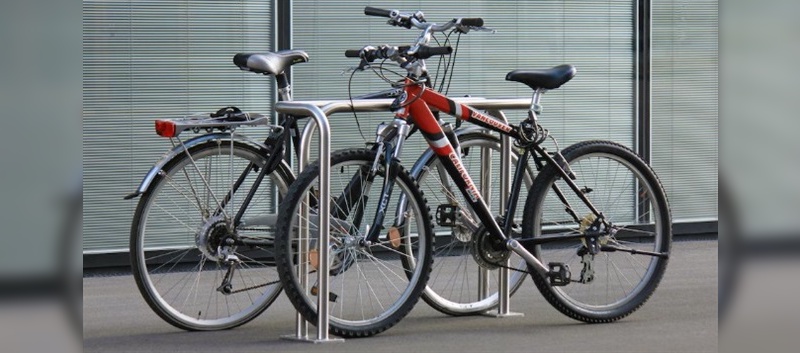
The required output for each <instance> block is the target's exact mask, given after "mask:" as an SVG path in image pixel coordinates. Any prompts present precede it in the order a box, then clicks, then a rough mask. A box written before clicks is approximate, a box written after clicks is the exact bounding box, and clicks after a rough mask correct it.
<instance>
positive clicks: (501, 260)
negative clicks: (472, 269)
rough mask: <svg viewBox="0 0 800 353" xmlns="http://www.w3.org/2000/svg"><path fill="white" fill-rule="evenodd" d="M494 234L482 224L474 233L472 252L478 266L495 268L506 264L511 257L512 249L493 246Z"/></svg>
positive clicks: (489, 268)
mask: <svg viewBox="0 0 800 353" xmlns="http://www.w3.org/2000/svg"><path fill="white" fill-rule="evenodd" d="M493 241H494V240H493V239H492V236H491V235H490V234H489V232H488V231H487V230H486V228H484V226H483V225H481V226H480V227H479V228H478V229H477V230H476V231H475V233H473V234H472V241H471V243H470V253H471V254H472V258H474V259H475V262H477V263H478V266H480V267H483V268H485V269H487V270H494V269H496V268H498V267H501V266H505V264H506V261H507V260H508V259H509V258H510V257H511V251H510V250H507V249H503V250H495V249H494V247H493V246H492V243H493Z"/></svg>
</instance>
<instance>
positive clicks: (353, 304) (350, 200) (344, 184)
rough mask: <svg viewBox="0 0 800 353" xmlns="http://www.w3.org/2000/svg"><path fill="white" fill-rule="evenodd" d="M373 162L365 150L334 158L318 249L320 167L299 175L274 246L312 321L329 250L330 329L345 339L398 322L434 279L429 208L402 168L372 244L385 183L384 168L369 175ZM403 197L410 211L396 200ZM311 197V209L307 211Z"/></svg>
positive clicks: (284, 276) (292, 291) (286, 280)
mask: <svg viewBox="0 0 800 353" xmlns="http://www.w3.org/2000/svg"><path fill="white" fill-rule="evenodd" d="M375 156H376V154H375V152H374V151H370V150H365V149H357V150H346V151H340V152H336V153H334V154H333V155H332V156H331V169H330V170H331V175H330V195H331V200H330V204H331V209H330V212H331V217H330V224H331V226H330V233H329V234H330V243H329V244H327V245H326V246H325V245H321V244H320V243H319V229H318V220H319V217H318V215H319V213H318V210H317V206H316V205H318V204H319V200H318V199H317V196H318V194H317V190H319V189H318V188H317V185H318V183H319V171H320V170H319V163H316V164H314V165H312V166H309V167H308V168H307V169H306V170H304V171H303V173H301V174H300V175H299V176H298V178H297V182H295V184H293V185H292V187H291V188H290V189H289V193H288V196H287V198H286V200H285V201H284V202H283V203H282V204H281V208H280V211H279V215H280V221H279V222H278V234H279V237H278V238H277V239H276V242H275V243H276V247H277V251H278V252H279V254H280V255H281V256H279V257H278V260H279V262H278V269H279V272H280V276H281V281H282V282H283V285H284V288H285V289H286V294H287V295H288V297H289V299H290V300H291V302H292V304H293V305H294V307H295V308H296V309H297V311H298V312H300V313H301V314H302V315H303V317H304V318H305V319H306V320H308V321H310V322H312V323H316V322H317V318H318V316H317V293H318V288H319V287H318V283H319V276H318V275H319V273H318V272H317V271H318V268H319V267H320V265H319V252H320V251H326V250H327V251H329V254H330V257H329V259H330V262H329V264H328V266H329V267H328V268H329V271H328V272H329V274H330V277H329V287H328V288H329V290H330V293H329V295H330V303H329V318H330V329H329V330H330V332H331V333H332V334H335V335H338V336H343V337H367V336H372V335H375V334H378V333H380V332H383V331H385V330H387V329H389V328H390V327H392V326H394V325H395V324H397V323H398V322H399V321H400V320H401V319H402V318H403V317H405V316H406V315H407V314H408V312H409V311H411V309H412V308H413V307H414V304H416V302H417V301H418V300H419V295H420V293H421V292H422V290H423V289H424V288H425V283H426V281H427V279H428V276H429V273H430V266H431V237H430V215H429V213H428V208H427V206H426V203H425V199H424V198H423V196H422V193H421V192H420V191H419V189H418V187H417V185H416V182H415V181H414V180H413V179H412V178H411V177H410V176H409V175H408V173H407V172H406V171H405V170H403V169H402V167H401V166H399V165H396V166H397V167H398V168H401V169H400V171H399V173H398V176H397V178H396V179H395V180H394V183H395V185H394V190H393V192H392V195H391V200H390V201H388V202H387V205H388V206H387V207H388V208H387V211H386V217H385V219H384V222H383V224H382V225H381V229H380V236H379V241H378V242H377V243H367V242H366V239H365V238H366V235H367V234H368V233H369V231H370V229H371V227H372V223H373V220H374V215H375V213H376V209H377V204H378V202H379V200H380V199H381V198H380V195H381V188H382V186H383V185H384V182H385V179H386V176H385V171H384V170H383V163H379V164H380V165H381V167H379V170H378V172H377V174H376V175H370V174H371V173H370V169H371V167H372V165H373V162H374V161H375ZM402 196H405V200H406V201H407V202H406V205H405V206H403V205H398V202H397V200H400V199H401V197H402ZM307 199H308V200H309V203H308V205H309V207H308V210H307V211H306V210H305V207H303V209H301V207H302V205H303V201H304V200H307ZM306 215H308V216H306ZM301 222H302V224H305V225H306V226H307V228H304V229H305V230H302V229H300V225H301ZM304 248H308V250H305V249H304Z"/></svg>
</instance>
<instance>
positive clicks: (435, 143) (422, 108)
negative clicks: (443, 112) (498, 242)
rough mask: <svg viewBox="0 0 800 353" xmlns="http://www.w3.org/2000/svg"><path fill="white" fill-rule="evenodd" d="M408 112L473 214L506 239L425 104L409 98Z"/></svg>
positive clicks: (498, 235) (495, 234)
mask: <svg viewBox="0 0 800 353" xmlns="http://www.w3.org/2000/svg"><path fill="white" fill-rule="evenodd" d="M408 109H409V113H410V116H411V118H412V119H413V122H414V124H416V125H417V127H418V128H419V130H420V132H422V135H423V136H425V140H427V141H428V145H430V147H431V149H432V150H433V152H434V153H436V155H437V156H438V157H439V160H441V162H442V165H444V167H445V169H446V170H447V174H449V175H450V178H452V179H453V181H454V182H455V183H456V186H458V189H459V190H461V193H462V194H463V195H464V198H465V199H466V200H467V202H468V203H469V204H470V207H472V209H473V210H474V211H475V214H476V215H477V216H478V218H479V219H480V220H481V222H482V223H483V225H484V227H486V229H487V230H488V231H489V233H490V234H492V235H494V236H497V237H498V238H499V239H502V240H506V237H505V235H504V234H503V231H502V230H501V229H500V226H499V225H498V224H497V222H496V221H495V219H494V216H492V213H491V212H490V211H489V207H487V206H486V203H485V202H484V201H483V198H482V197H481V193H480V191H479V190H478V188H477V187H476V186H475V183H474V182H473V181H472V177H470V175H469V173H468V172H467V170H466V168H464V164H463V163H462V162H461V156H460V155H459V153H456V151H455V149H453V145H451V144H450V140H448V139H447V137H446V136H445V135H444V131H442V127H441V126H439V123H438V122H437V121H436V118H435V117H434V116H433V113H432V112H431V110H430V108H428V105H427V104H426V103H425V102H424V101H423V100H422V99H418V100H415V101H414V102H412V103H411V104H410V105H409V106H408Z"/></svg>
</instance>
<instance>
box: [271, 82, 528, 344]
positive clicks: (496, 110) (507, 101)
mask: <svg viewBox="0 0 800 353" xmlns="http://www.w3.org/2000/svg"><path fill="white" fill-rule="evenodd" d="M453 100H454V101H455V102H457V103H461V104H467V105H469V106H471V107H473V108H475V109H480V110H486V111H488V112H489V113H490V114H491V115H493V116H495V117H497V118H498V119H502V120H503V121H507V120H506V117H505V115H504V114H503V113H502V110H506V109H528V108H529V107H530V99H529V98H502V99H487V98H478V97H464V98H455V99H453ZM392 101H393V100H392V99H356V100H325V101H291V102H277V103H275V108H274V109H275V111H277V112H279V113H285V114H291V115H295V116H309V117H311V118H312V120H311V121H309V123H308V124H306V126H305V128H304V130H303V134H302V138H301V151H300V157H299V160H298V164H299V169H300V170H302V169H303V168H304V167H305V166H306V165H307V164H308V162H309V151H310V149H311V139H312V136H313V135H314V133H315V131H316V129H317V127H319V130H320V140H319V154H320V162H321V163H320V196H319V197H320V199H321V200H327V199H329V198H330V185H329V183H330V152H331V151H330V125H329V124H328V117H329V116H330V115H333V114H336V113H342V112H352V111H356V112H388V111H389V106H390V105H391V103H392ZM501 155H502V156H501V171H500V177H501V180H500V189H501V190H500V207H501V209H500V212H503V211H505V210H504V208H505V203H506V200H507V199H508V193H509V191H510V190H509V189H510V187H511V142H510V139H509V137H507V136H503V137H502V139H501ZM486 186H487V189H486V190H489V189H491V185H490V184H489V185H486ZM328 208H329V205H328V203H327V202H322V203H320V211H319V213H320V216H319V229H320V243H321V244H327V243H328V242H329V241H330V233H329V227H330V210H329V209H328ZM301 212H307V209H305V208H301ZM306 219H307V218H306ZM301 228H305V229H304V230H303V229H301V231H308V228H307V227H301ZM301 251H303V250H301ZM305 251H307V249H306V250H305ZM328 259H329V254H328V251H320V253H319V269H318V270H317V272H318V273H319V277H320V283H319V295H318V296H317V309H318V310H317V311H318V313H317V323H316V324H317V337H316V338H315V339H313V338H310V337H309V336H308V322H306V321H305V320H304V319H303V317H302V316H301V315H300V314H299V313H298V314H297V323H296V330H295V334H294V335H286V336H282V338H285V339H291V340H297V341H305V342H313V343H323V342H341V341H344V340H343V339H340V338H330V336H329V333H328V328H329V324H330V317H329V312H328V310H329V307H328V300H329V295H330V293H329V291H328V286H329V280H330V279H329V271H328ZM506 265H508V263H506ZM483 271H485V270H483ZM301 273H305V271H302V269H301ZM480 276H481V278H485V279H487V280H488V275H487V274H486V273H482V274H480ZM508 277H509V273H508V269H505V268H500V274H499V276H498V278H499V283H498V295H499V298H498V299H499V302H498V308H497V313H496V314H494V316H496V317H507V316H520V315H522V314H521V313H512V312H511V310H510V303H509V296H510V293H509V286H508V280H509V279H508ZM301 280H304V279H303V278H301ZM305 280H307V279H305ZM487 287H488V286H487V285H486V284H483V285H481V288H479V290H481V291H482V292H486V291H487V289H486V288H487Z"/></svg>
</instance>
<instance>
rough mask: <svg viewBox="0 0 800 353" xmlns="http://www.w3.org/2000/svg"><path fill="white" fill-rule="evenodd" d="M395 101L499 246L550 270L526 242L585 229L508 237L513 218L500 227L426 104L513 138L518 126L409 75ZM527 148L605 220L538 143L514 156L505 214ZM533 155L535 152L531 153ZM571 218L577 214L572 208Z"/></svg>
mask: <svg viewBox="0 0 800 353" xmlns="http://www.w3.org/2000/svg"><path fill="white" fill-rule="evenodd" d="M400 100H402V101H401V102H398V103H399V104H398V106H399V107H402V108H400V109H398V110H397V111H396V117H397V118H399V119H403V120H408V119H409V117H410V118H411V119H410V120H411V121H410V122H411V123H413V124H414V125H415V126H416V127H417V128H418V129H419V130H420V132H421V133H422V135H423V136H424V137H425V140H426V141H427V142H428V145H429V146H430V147H431V149H432V150H433V151H434V153H435V154H436V155H437V157H438V158H439V159H440V161H441V163H442V165H443V166H444V167H445V170H447V173H448V174H449V175H450V177H451V178H452V179H453V181H454V182H455V184H456V185H457V186H458V188H459V190H461V193H462V194H463V195H464V197H465V199H466V201H467V202H468V203H469V204H470V206H471V207H472V209H473V211H475V214H476V215H477V217H478V219H479V220H480V221H481V222H482V223H483V225H484V227H485V228H486V230H487V231H488V232H489V234H491V236H492V237H493V238H494V239H496V242H495V246H496V247H497V248H498V249H510V250H512V251H514V252H516V253H517V254H519V255H520V256H522V257H523V258H524V259H525V260H526V261H527V262H528V264H530V265H532V266H534V268H535V269H536V270H537V271H538V272H540V273H541V274H542V275H546V274H547V273H548V272H549V268H548V267H547V266H545V265H544V264H542V263H541V261H539V260H538V259H536V258H535V257H534V256H533V255H532V254H531V253H530V252H529V251H528V250H527V249H526V248H525V246H523V244H524V245H535V244H541V243H545V242H548V241H553V240H560V239H569V238H582V237H585V235H583V234H579V235H557V236H543V237H539V238H534V239H524V240H516V239H511V238H509V237H507V236H506V234H508V233H510V231H511V225H512V222H513V220H512V219H511V217H506V219H505V221H504V224H503V227H502V228H501V226H500V225H499V224H498V223H497V221H496V220H495V219H494V217H493V216H492V213H491V211H489V207H488V206H487V205H486V203H485V201H484V199H483V197H482V196H481V193H480V191H479V190H478V188H477V186H476V185H475V183H474V181H473V180H472V177H471V176H470V175H469V173H468V171H467V170H466V168H465V167H464V165H463V164H462V162H461V157H460V155H459V153H458V152H457V151H456V150H455V149H454V148H453V146H452V144H451V143H450V141H449V140H448V139H447V137H446V136H445V134H444V131H443V130H442V127H441V126H440V125H439V122H438V120H437V119H436V117H435V116H434V113H433V112H432V111H431V109H430V107H433V108H436V109H438V110H439V111H441V112H444V113H446V114H448V115H451V116H454V117H456V118H458V119H461V120H464V121H467V122H470V123H473V124H476V125H478V126H481V127H484V128H487V129H489V130H491V131H496V132H498V133H500V134H502V135H508V136H510V137H512V138H514V139H515V140H519V137H520V136H521V134H522V131H521V128H520V127H518V126H514V125H511V124H507V123H505V122H503V121H500V120H498V119H495V118H493V117H491V116H488V115H485V114H483V113H480V112H478V111H476V110H475V109H472V108H470V107H469V106H467V105H464V104H459V103H456V102H454V101H453V100H451V99H449V98H448V97H447V96H445V95H443V94H440V93H438V92H436V91H433V90H431V89H427V88H426V87H423V86H421V85H419V84H417V83H416V82H414V81H413V80H411V79H410V78H406V85H405V95H404V96H403V97H401V98H400ZM531 150H533V151H534V152H535V153H536V155H537V156H538V158H541V159H544V160H545V162H546V163H548V164H553V165H556V166H559V168H558V170H559V172H560V173H561V176H562V178H563V179H564V180H565V181H566V183H567V184H568V185H569V186H570V188H571V189H572V190H573V191H574V192H575V193H576V195H578V197H579V198H580V199H581V200H582V201H583V202H584V203H585V204H586V205H587V206H588V207H589V209H590V210H592V212H593V213H594V214H595V216H597V217H598V219H601V220H602V219H603V215H602V213H601V212H599V211H598V210H597V209H596V208H595V207H594V206H593V205H592V203H591V201H590V200H589V199H588V198H587V197H586V196H585V195H584V194H583V193H582V192H581V191H580V188H579V187H578V186H577V185H576V184H575V183H574V181H573V180H572V178H570V174H569V173H568V172H567V171H565V170H564V169H563V168H562V167H561V165H560V164H559V163H557V162H556V160H555V159H554V158H553V156H551V155H550V154H549V153H547V152H546V151H545V150H544V148H542V147H541V146H539V144H530V145H527V146H526V147H525V150H524V153H523V155H522V156H521V158H519V159H518V161H517V168H516V170H515V173H514V178H513V182H512V186H511V197H509V199H508V204H507V205H506V212H507V214H514V212H515V209H516V204H517V201H518V200H519V190H520V187H521V183H522V175H523V174H522V173H521V171H524V170H526V169H527V165H528V158H529V157H530V154H531ZM535 158H537V157H535ZM541 159H537V166H541V162H540V161H541ZM554 190H555V192H556V194H557V195H559V198H560V199H561V200H562V202H564V203H565V206H566V207H567V209H571V208H570V206H569V204H568V203H567V202H566V199H565V198H564V197H563V194H562V193H561V191H560V190H558V188H557V187H555V186H554ZM572 216H573V217H576V215H575V214H574V213H572Z"/></svg>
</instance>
